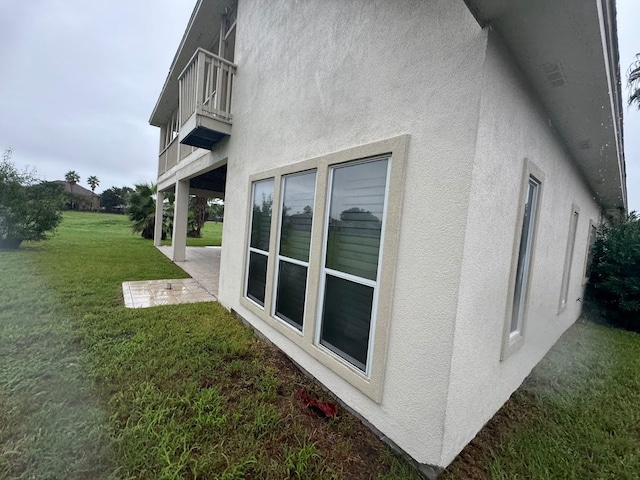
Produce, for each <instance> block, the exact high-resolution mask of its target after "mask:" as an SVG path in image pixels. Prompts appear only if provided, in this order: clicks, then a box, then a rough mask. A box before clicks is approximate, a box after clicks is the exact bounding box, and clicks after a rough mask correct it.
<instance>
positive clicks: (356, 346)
mask: <svg viewBox="0 0 640 480" xmlns="http://www.w3.org/2000/svg"><path fill="white" fill-rule="evenodd" d="M372 305H373V288H372V287H368V286H365V285H360V284H359V283H354V282H350V281H348V280H343V279H341V278H338V277H334V276H332V275H327V276H326V283H325V294H324V311H323V312H322V333H321V335H320V343H321V344H322V345H324V346H326V347H328V348H329V349H331V350H333V351H334V352H336V353H337V354H338V355H340V356H341V357H343V358H345V359H346V360H348V361H349V362H351V363H353V364H354V365H355V366H356V367H358V368H360V369H362V370H365V367H366V363H367V349H368V345H369V327H370V324H371V309H372Z"/></svg>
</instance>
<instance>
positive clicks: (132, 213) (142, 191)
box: [127, 183, 165, 239]
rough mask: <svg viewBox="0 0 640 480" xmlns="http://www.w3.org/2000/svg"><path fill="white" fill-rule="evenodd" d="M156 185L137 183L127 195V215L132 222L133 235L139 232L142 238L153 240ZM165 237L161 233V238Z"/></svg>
mask: <svg viewBox="0 0 640 480" xmlns="http://www.w3.org/2000/svg"><path fill="white" fill-rule="evenodd" d="M155 195H156V185H154V184H152V183H138V184H136V185H135V190H134V191H133V192H132V193H131V194H130V195H129V206H128V208H127V214H128V215H129V220H131V221H132V222H133V226H132V230H133V233H138V232H140V235H141V236H142V238H146V239H151V238H153V231H154V229H155V224H156V199H155ZM164 237H165V235H164V232H163V238H164Z"/></svg>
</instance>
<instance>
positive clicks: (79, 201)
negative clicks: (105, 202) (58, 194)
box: [53, 180, 100, 211]
mask: <svg viewBox="0 0 640 480" xmlns="http://www.w3.org/2000/svg"><path fill="white" fill-rule="evenodd" d="M53 183H57V184H59V185H62V187H63V188H64V191H65V192H66V193H68V194H70V195H68V196H67V198H68V200H67V202H66V208H69V209H73V210H91V211H97V210H98V209H100V195H96V194H95V193H94V192H92V191H91V190H88V189H86V188H84V187H83V186H82V185H78V184H77V183H71V182H67V181H65V180H54V182H53Z"/></svg>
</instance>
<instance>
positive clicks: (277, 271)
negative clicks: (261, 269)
mask: <svg viewBox="0 0 640 480" xmlns="http://www.w3.org/2000/svg"><path fill="white" fill-rule="evenodd" d="M310 173H314V174H315V176H316V178H315V184H314V186H313V188H314V190H313V206H314V207H315V204H316V199H317V193H318V171H317V170H316V169H311V170H303V171H301V172H295V173H289V174H286V175H281V176H280V185H281V190H282V195H280V198H279V199H278V222H277V223H278V229H277V232H278V238H277V242H276V251H275V265H274V275H273V299H272V304H271V316H272V317H273V318H276V319H278V320H280V321H281V322H283V323H284V324H285V325H286V326H288V327H289V328H292V329H293V330H294V331H296V332H297V333H302V332H303V331H304V323H305V322H304V317H306V306H307V303H308V300H309V267H310V264H309V262H310V261H311V249H312V248H313V225H314V224H315V223H316V213H315V208H314V211H313V218H312V220H311V238H310V241H309V259H308V260H307V261H306V262H303V261H301V260H297V259H295V258H290V257H287V256H284V255H280V247H281V245H280V241H281V237H282V206H283V204H284V194H285V191H286V189H285V188H284V186H285V184H286V179H287V178H291V177H296V176H299V175H306V174H310ZM280 260H283V261H284V262H289V263H291V264H294V265H298V266H301V267H306V269H307V276H306V279H305V281H306V285H305V292H304V305H305V308H304V314H303V318H302V329H298V328H297V327H296V326H295V325H293V324H292V323H291V322H290V321H288V320H287V319H284V318H282V317H281V316H278V313H277V311H276V307H277V296H278V281H279V280H280ZM267 275H268V272H267ZM267 278H268V277H267Z"/></svg>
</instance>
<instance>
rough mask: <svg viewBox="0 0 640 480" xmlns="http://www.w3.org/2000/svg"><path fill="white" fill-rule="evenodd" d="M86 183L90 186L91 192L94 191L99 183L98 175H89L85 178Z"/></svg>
mask: <svg viewBox="0 0 640 480" xmlns="http://www.w3.org/2000/svg"><path fill="white" fill-rule="evenodd" d="M87 183H88V184H89V186H90V187H91V191H92V192H93V193H96V187H97V186H98V185H100V180H99V179H98V177H96V176H95V175H91V176H90V177H89V178H87Z"/></svg>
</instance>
